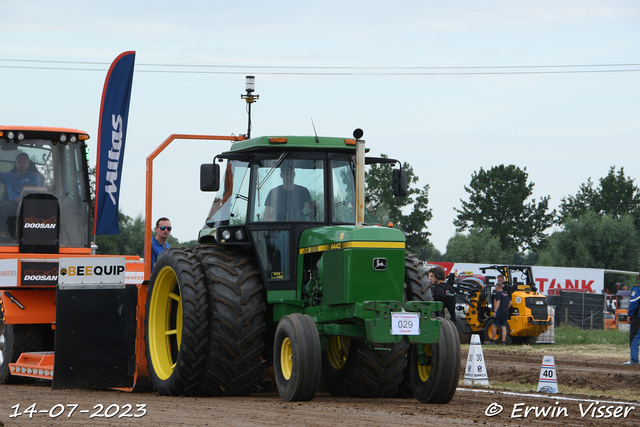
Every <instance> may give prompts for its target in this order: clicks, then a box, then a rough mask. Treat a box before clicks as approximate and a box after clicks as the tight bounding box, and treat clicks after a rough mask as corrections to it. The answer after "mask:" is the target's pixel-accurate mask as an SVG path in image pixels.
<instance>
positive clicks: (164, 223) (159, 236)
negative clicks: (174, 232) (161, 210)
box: [151, 217, 171, 270]
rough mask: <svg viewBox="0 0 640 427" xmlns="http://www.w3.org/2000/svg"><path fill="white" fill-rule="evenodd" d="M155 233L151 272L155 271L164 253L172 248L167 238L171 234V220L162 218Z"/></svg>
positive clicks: (157, 222) (158, 221) (157, 223)
mask: <svg viewBox="0 0 640 427" xmlns="http://www.w3.org/2000/svg"><path fill="white" fill-rule="evenodd" d="M155 231H156V237H152V238H151V270H153V265H154V264H155V263H156V260H157V259H158V256H159V255H160V254H161V253H162V251H163V250H165V249H166V248H169V247H170V246H169V243H167V238H169V235H170V234H171V221H169V218H165V217H162V218H160V219H159V220H157V221H156V228H155Z"/></svg>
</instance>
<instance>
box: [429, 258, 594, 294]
mask: <svg viewBox="0 0 640 427" xmlns="http://www.w3.org/2000/svg"><path fill="white" fill-rule="evenodd" d="M429 265H440V266H441V267H442V268H444V270H445V272H446V273H447V274H449V273H450V272H451V271H455V270H458V274H462V273H463V272H464V273H466V274H482V271H480V268H481V267H488V266H489V265H490V264H471V263H454V262H425V267H427V268H428V266H429ZM531 270H532V273H533V278H534V280H535V281H536V286H537V288H538V292H540V293H542V294H545V295H557V294H559V292H560V291H574V292H589V293H598V294H599V293H602V290H603V289H604V270H603V269H599V268H569V267H539V266H533V267H531ZM467 272H468V273H467ZM498 274H499V273H498V272H497V271H496V270H487V271H486V273H485V277H486V282H487V283H488V284H493V283H495V282H496V279H497V277H498Z"/></svg>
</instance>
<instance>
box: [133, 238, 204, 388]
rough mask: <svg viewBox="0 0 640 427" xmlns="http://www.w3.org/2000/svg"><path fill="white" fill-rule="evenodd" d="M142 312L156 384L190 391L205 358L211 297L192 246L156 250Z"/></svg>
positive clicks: (153, 378) (196, 383)
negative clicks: (144, 314) (158, 252)
mask: <svg viewBox="0 0 640 427" xmlns="http://www.w3.org/2000/svg"><path fill="white" fill-rule="evenodd" d="M145 310H146V316H145V353H146V357H147V368H148V370H149V375H150V378H151V382H152V384H153V386H154V388H155V389H156V391H157V392H158V393H159V394H160V395H165V396H189V395H192V394H193V393H194V392H195V391H196V388H197V387H198V385H199V384H200V381H201V378H202V373H203V371H204V367H205V362H206V350H207V345H208V339H209V318H208V316H209V295H208V293H207V288H206V284H205V279H204V274H203V272H202V267H201V266H200V262H199V260H198V258H197V257H196V255H195V254H194V253H193V252H192V251H191V250H189V249H182V248H168V249H165V250H164V251H163V252H162V253H161V254H160V257H158V261H157V262H156V264H155V265H154V267H153V273H152V274H151V278H150V280H149V287H148V289H147V302H146V306H145Z"/></svg>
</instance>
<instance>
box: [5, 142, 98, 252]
mask: <svg viewBox="0 0 640 427" xmlns="http://www.w3.org/2000/svg"><path fill="white" fill-rule="evenodd" d="M56 136H57V134H56ZM84 156H85V150H84V146H81V145H79V144H77V143H66V144H62V143H60V142H59V141H57V140H55V141H54V140H50V139H44V138H29V137H27V138H25V139H23V140H21V141H19V143H16V142H15V141H7V140H3V141H2V144H1V146H0V239H2V242H3V244H7V245H12V244H17V243H18V236H19V235H20V229H19V227H20V226H21V223H24V224H26V225H25V227H27V226H28V227H27V228H28V230H27V228H25V231H24V233H27V231H28V232H29V233H31V230H40V231H43V232H44V231H46V230H52V231H53V230H55V231H56V233H55V234H56V235H57V234H58V233H59V236H57V237H53V239H54V240H58V239H59V246H63V247H65V246H66V247H87V246H88V236H89V230H88V227H89V224H88V207H87V204H86V200H87V198H86V194H85V193H86V191H87V189H86V182H85V180H86V177H85V174H84V173H83V170H84V169H83V157H84ZM21 215H22V216H24V218H23V219H22V220H21V221H19V218H20V216H21ZM24 236H25V235H24V234H23V235H22V238H23V239H24ZM36 240H38V239H36ZM57 244H58V242H56V246H57ZM36 251H37V250H36Z"/></svg>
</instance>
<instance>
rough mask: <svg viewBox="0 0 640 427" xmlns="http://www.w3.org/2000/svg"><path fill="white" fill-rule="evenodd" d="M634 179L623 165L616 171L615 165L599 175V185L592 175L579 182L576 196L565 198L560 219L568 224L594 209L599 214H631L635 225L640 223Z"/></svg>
mask: <svg viewBox="0 0 640 427" xmlns="http://www.w3.org/2000/svg"><path fill="white" fill-rule="evenodd" d="M633 181H634V180H633V179H631V178H629V177H626V176H625V174H624V168H620V170H619V171H618V172H617V173H616V170H615V166H611V168H610V169H609V173H608V174H607V176H605V177H604V178H600V185H599V186H598V188H595V189H594V188H593V182H592V181H591V178H589V179H588V180H587V182H586V183H584V184H581V185H580V189H579V190H578V193H577V194H576V195H575V196H568V197H565V198H563V199H562V202H561V204H560V215H559V222H560V223H566V222H567V221H569V220H570V219H572V218H579V217H581V216H582V215H584V214H586V213H587V212H595V213H596V214H598V215H611V216H612V217H613V218H614V219H618V218H620V217H621V216H622V215H624V214H631V215H632V216H633V217H634V219H635V223H636V227H638V226H640V221H639V218H640V189H638V187H637V186H636V185H635V184H634V183H633Z"/></svg>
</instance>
